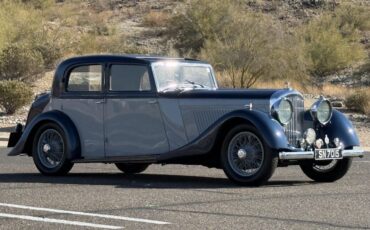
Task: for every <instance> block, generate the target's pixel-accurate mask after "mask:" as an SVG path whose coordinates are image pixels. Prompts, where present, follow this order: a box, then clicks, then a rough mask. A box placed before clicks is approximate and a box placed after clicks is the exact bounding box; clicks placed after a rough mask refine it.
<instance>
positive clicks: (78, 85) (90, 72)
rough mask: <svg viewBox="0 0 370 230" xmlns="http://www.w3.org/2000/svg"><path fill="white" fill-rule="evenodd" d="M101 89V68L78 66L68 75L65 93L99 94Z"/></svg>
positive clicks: (99, 66)
mask: <svg viewBox="0 0 370 230" xmlns="http://www.w3.org/2000/svg"><path fill="white" fill-rule="evenodd" d="M101 89H102V66H101V65H86V66H79V67H76V68H74V69H72V71H71V72H70V73H69V77H68V83H67V91H70V92H99V91H101Z"/></svg>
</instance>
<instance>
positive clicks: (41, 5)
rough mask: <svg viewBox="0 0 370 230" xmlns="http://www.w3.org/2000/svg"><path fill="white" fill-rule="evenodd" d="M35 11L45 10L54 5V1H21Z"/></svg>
mask: <svg viewBox="0 0 370 230" xmlns="http://www.w3.org/2000/svg"><path fill="white" fill-rule="evenodd" d="M22 2H23V3H26V4H29V5H31V6H32V7H34V8H36V9H46V8H48V7H50V6H52V5H53V4H54V3H55V0H22Z"/></svg>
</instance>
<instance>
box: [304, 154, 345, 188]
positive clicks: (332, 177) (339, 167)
mask: <svg viewBox="0 0 370 230" xmlns="http://www.w3.org/2000/svg"><path fill="white" fill-rule="evenodd" d="M351 164H352V158H345V159H343V160H331V161H323V162H320V161H303V162H301V163H300V167H301V169H302V171H303V173H304V174H306V176H308V177H309V178H311V179H312V180H314V181H318V182H333V181H336V180H339V179H340V178H342V177H343V176H344V175H346V173H347V172H348V170H349V169H350V167H351Z"/></svg>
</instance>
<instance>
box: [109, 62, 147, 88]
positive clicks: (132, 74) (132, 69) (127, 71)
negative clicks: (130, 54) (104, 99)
mask: <svg viewBox="0 0 370 230" xmlns="http://www.w3.org/2000/svg"><path fill="white" fill-rule="evenodd" d="M110 71H111V74H110V86H109V90H110V91H150V90H151V87H150V80H149V72H148V68H147V66H140V65H112V66H111V70H110Z"/></svg>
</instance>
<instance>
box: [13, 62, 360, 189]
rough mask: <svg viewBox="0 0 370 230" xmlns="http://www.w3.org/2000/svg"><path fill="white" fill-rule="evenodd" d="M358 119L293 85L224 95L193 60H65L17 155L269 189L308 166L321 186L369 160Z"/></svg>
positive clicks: (59, 168)
mask: <svg viewBox="0 0 370 230" xmlns="http://www.w3.org/2000/svg"><path fill="white" fill-rule="evenodd" d="M359 145H360V144H359V139H358V137H357V136H356V133H355V131H354V129H353V127H352V125H351V123H350V121H349V120H348V119H347V118H346V117H345V116H344V115H343V114H342V113H340V112H338V111H337V110H335V109H333V108H332V105H331V103H330V102H329V101H328V100H326V99H325V98H323V97H320V98H319V99H318V100H317V101H316V102H315V103H314V104H313V105H312V107H311V109H309V110H306V111H305V109H304V99H303V97H302V95H301V94H300V93H299V92H297V91H295V90H292V89H290V88H285V89H240V90H235V89H219V88H218V86H217V82H216V78H215V74H214V71H213V69H212V66H211V65H210V64H208V63H206V62H203V61H199V60H194V59H186V58H184V59H181V58H165V57H148V56H129V55H127V56H119V55H117V56H115V55H95V56H82V57H75V58H71V59H68V60H65V61H63V62H62V63H61V64H60V65H59V66H58V68H57V70H56V73H55V77H54V80H53V85H52V90H51V92H50V93H45V94H41V95H39V96H37V97H36V99H35V101H34V102H33V104H32V106H31V109H30V111H29V114H28V118H27V123H26V125H25V127H24V128H23V127H22V125H20V124H19V125H18V126H17V128H16V131H15V132H13V133H11V136H10V138H9V147H14V148H12V149H11V150H10V153H9V154H8V155H9V156H16V155H19V154H27V155H29V156H32V157H33V160H34V163H35V165H36V167H37V168H38V170H39V171H40V172H41V173H42V174H45V175H64V174H66V173H68V172H69V171H70V170H71V168H72V166H73V164H74V163H98V162H101V163H114V164H115V165H116V166H117V167H118V169H119V170H121V171H123V172H124V173H127V174H133V173H140V172H143V171H144V170H145V169H146V168H147V167H148V166H149V165H150V164H189V165H192V164H193V165H204V166H208V167H216V168H220V169H223V170H224V172H225V174H226V175H227V177H228V178H229V179H230V180H232V181H234V182H236V183H238V184H241V185H261V184H263V183H265V182H266V181H267V180H268V179H269V178H270V177H271V176H272V174H273V173H274V170H275V168H276V167H278V166H288V165H292V164H295V165H300V167H301V168H302V170H303V172H304V173H305V174H306V175H307V176H308V177H310V178H311V179H313V180H315V181H322V182H331V181H335V180H338V179H339V178H341V177H343V176H344V175H345V174H346V173H347V171H348V170H349V168H350V166H351V162H352V159H353V157H362V156H363V155H364V151H363V150H361V149H360V148H359Z"/></svg>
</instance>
